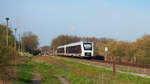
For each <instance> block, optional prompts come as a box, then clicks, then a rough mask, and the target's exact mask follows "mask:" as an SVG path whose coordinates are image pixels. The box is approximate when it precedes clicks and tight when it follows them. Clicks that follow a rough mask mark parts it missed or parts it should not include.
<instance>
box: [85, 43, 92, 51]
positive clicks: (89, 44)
mask: <svg viewBox="0 0 150 84" xmlns="http://www.w3.org/2000/svg"><path fill="white" fill-rule="evenodd" d="M83 46H84V50H92V43H84V45H83Z"/></svg>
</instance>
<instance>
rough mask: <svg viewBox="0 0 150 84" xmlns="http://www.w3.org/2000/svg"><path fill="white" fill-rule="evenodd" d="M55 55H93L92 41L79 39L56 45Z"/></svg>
mask: <svg viewBox="0 0 150 84" xmlns="http://www.w3.org/2000/svg"><path fill="white" fill-rule="evenodd" d="M57 55H63V56H78V57H92V56H94V47H93V42H85V41H80V42H76V43H71V44H67V45H63V46H59V47H57Z"/></svg>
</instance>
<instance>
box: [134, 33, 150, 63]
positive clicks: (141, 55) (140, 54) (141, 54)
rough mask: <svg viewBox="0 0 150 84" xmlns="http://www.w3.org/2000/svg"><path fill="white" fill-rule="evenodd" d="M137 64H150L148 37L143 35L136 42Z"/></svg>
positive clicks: (149, 38) (149, 41) (149, 42)
mask: <svg viewBox="0 0 150 84" xmlns="http://www.w3.org/2000/svg"><path fill="white" fill-rule="evenodd" d="M136 47H137V50H136V53H135V56H136V57H137V62H138V63H139V64H141V63H142V64H150V35H144V36H143V37H141V38H139V39H137V40H136Z"/></svg>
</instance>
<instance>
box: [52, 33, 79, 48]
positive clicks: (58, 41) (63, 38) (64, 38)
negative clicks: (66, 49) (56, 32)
mask: <svg viewBox="0 0 150 84" xmlns="http://www.w3.org/2000/svg"><path fill="white" fill-rule="evenodd" d="M80 40H81V38H80V37H77V36H68V35H60V36H58V37H57V38H55V39H53V40H52V43H51V48H53V49H56V48H57V47H58V46H60V45H65V44H69V43H73V42H78V41H80Z"/></svg>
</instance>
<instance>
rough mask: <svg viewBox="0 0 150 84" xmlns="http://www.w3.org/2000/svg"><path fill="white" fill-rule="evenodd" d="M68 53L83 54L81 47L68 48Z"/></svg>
mask: <svg viewBox="0 0 150 84" xmlns="http://www.w3.org/2000/svg"><path fill="white" fill-rule="evenodd" d="M66 52H67V53H81V45H77V46H70V47H67V48H66Z"/></svg>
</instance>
